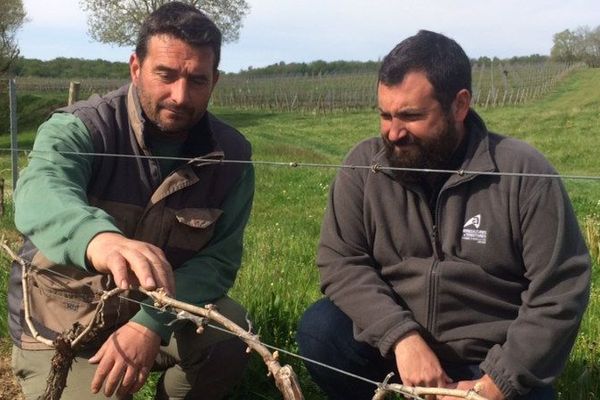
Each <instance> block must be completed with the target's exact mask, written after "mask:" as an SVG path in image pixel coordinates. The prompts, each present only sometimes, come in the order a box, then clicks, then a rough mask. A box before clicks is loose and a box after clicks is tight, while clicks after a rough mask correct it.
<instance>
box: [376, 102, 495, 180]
mask: <svg viewBox="0 0 600 400" xmlns="http://www.w3.org/2000/svg"><path fill="white" fill-rule="evenodd" d="M465 126H466V132H467V135H466V138H465V139H466V140H467V150H466V153H465V158H464V160H463V162H462V165H461V168H460V170H462V171H478V172H491V171H497V167H496V163H495V162H494V159H493V156H492V153H491V152H490V144H489V132H488V130H487V128H486V126H485V123H484V122H483V120H482V119H481V117H480V116H479V115H478V114H477V113H476V112H475V111H474V110H472V109H471V110H470V111H469V113H468V114H467V118H466V119H465ZM371 165H372V168H373V170H375V171H377V167H391V165H390V162H389V160H388V158H387V157H386V155H385V147H383V146H382V148H381V150H379V152H377V153H376V154H375V156H374V157H373V162H372V164H371ZM382 172H383V173H385V174H387V175H389V176H390V177H392V178H394V179H395V178H396V176H395V175H396V174H395V173H394V171H393V170H387V169H383V170H382ZM477 175H478V174H453V175H452V176H450V177H449V178H448V180H447V181H446V184H445V185H444V186H448V185H454V184H457V183H460V182H462V181H464V180H469V179H471V178H472V177H474V176H477Z"/></svg>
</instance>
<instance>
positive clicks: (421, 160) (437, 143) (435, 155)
mask: <svg viewBox="0 0 600 400" xmlns="http://www.w3.org/2000/svg"><path fill="white" fill-rule="evenodd" d="M382 139H383V143H384V145H385V155H386V157H387V159H388V160H389V162H390V166H391V167H394V168H414V169H447V168H448V167H449V165H450V163H451V160H452V156H453V154H454V151H455V150H456V148H457V147H458V145H459V143H460V134H459V132H458V130H457V129H456V127H455V124H454V121H453V118H452V117H450V116H449V117H448V118H447V119H446V127H445V129H444V130H443V131H442V132H441V133H440V135H439V136H438V137H437V138H436V139H431V140H423V139H419V138H417V137H415V136H412V135H410V134H409V136H406V137H405V138H403V139H402V140H400V141H398V142H394V143H392V142H390V140H389V139H388V138H387V136H385V135H382ZM394 173H395V175H396V176H397V177H398V178H399V179H401V180H403V181H405V182H410V183H417V182H420V181H423V180H427V181H429V182H433V181H435V180H437V179H438V175H439V174H440V173H435V172H424V171H406V170H396V171H394ZM432 174H435V176H431V175H432Z"/></svg>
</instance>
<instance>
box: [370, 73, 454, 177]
mask: <svg viewBox="0 0 600 400" xmlns="http://www.w3.org/2000/svg"><path fill="white" fill-rule="evenodd" d="M377 95H378V102H379V113H380V123H381V136H382V138H383V141H384V143H385V147H386V154H387V156H388V159H389V160H390V164H391V165H392V166H393V167H400V168H431V169H440V168H444V167H445V166H447V165H448V162H449V161H450V158H451V157H452V154H453V152H454V150H455V149H456V148H457V146H458V144H459V143H460V141H461V140H462V137H463V134H462V133H461V132H462V131H461V130H459V129H458V128H457V124H456V123H455V120H454V118H453V115H452V114H451V113H450V112H448V113H446V112H444V110H443V109H442V106H441V104H440V102H439V101H438V100H437V99H436V98H435V95H434V89H433V86H432V85H431V83H430V82H429V80H428V79H427V76H426V75H425V73H423V72H409V73H407V74H406V76H405V77H404V80H403V81H402V82H401V83H400V84H397V85H393V86H386V85H384V84H379V87H378V91H377ZM400 175H401V176H403V177H404V178H405V179H409V180H415V179H416V178H417V177H418V176H420V175H419V174H415V173H410V172H405V173H400Z"/></svg>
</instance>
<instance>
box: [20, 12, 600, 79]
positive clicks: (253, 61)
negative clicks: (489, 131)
mask: <svg viewBox="0 0 600 400" xmlns="http://www.w3.org/2000/svg"><path fill="white" fill-rule="evenodd" d="M246 1H247V2H248V4H249V5H250V12H249V14H248V15H247V16H246V18H245V20H244V26H243V28H242V29H241V31H240V39H239V40H238V41H237V42H235V43H227V44H225V45H224V47H223V50H222V61H221V65H220V69H221V70H223V71H225V72H238V71H239V70H241V69H248V67H250V66H251V67H253V68H257V67H264V66H267V65H271V64H274V63H278V62H280V61H284V62H286V63H289V62H311V61H315V60H325V61H335V60H347V61H349V60H354V61H368V60H379V59H381V58H383V57H384V56H385V55H386V54H387V53H388V52H389V51H390V50H391V49H392V48H393V47H394V46H395V45H396V44H397V43H398V42H400V41H401V40H403V39H405V38H406V37H408V36H411V35H413V34H415V33H416V32H417V31H418V30H419V29H428V30H433V31H437V32H441V33H443V34H445V35H447V36H449V37H451V38H453V39H455V40H456V41H457V42H458V43H459V44H461V45H462V47H463V48H464V49H465V51H466V53H467V55H468V56H469V57H472V58H477V57H480V56H488V57H494V56H496V57H499V58H507V57H512V56H523V55H530V54H550V49H551V48H552V36H553V35H554V34H555V33H557V32H561V31H563V30H565V29H571V30H573V29H576V28H577V27H580V26H589V27H591V28H595V27H596V26H598V25H600V17H599V16H600V1H599V0H572V1H565V0H546V1H543V0H480V1H473V0H445V1H444V0H387V1H385V0H343V1H342V0H336V1H334V0H246ZM23 4H24V6H25V9H26V12H27V15H28V19H29V21H28V22H27V23H25V24H24V25H23V27H22V28H21V30H20V31H19V32H18V34H17V40H18V42H19V47H20V49H21V55H22V56H23V57H25V58H37V59H41V60H51V59H54V58H56V57H77V58H84V59H98V58H100V59H104V60H108V61H128V59H129V56H130V54H131V52H132V48H130V47H116V46H111V45H106V44H100V43H98V42H94V41H93V40H92V39H91V37H90V36H89V34H88V33H87V15H86V14H85V13H84V12H83V11H82V10H81V8H80V6H79V0H23Z"/></svg>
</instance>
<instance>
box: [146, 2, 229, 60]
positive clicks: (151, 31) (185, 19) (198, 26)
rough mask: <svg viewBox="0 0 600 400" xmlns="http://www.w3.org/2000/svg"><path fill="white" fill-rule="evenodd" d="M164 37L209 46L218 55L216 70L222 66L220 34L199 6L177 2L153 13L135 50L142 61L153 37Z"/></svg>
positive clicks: (198, 45) (194, 45) (147, 19)
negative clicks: (220, 64)
mask: <svg viewBox="0 0 600 400" xmlns="http://www.w3.org/2000/svg"><path fill="white" fill-rule="evenodd" d="M162 34H165V35H170V36H173V37H175V38H177V39H181V40H183V41H184V42H186V43H187V44H189V45H190V46H193V47H202V46H208V47H210V48H211V49H212V51H213V53H214V55H215V65H214V68H215V70H216V69H217V68H218V67H219V61H220V59H221V40H222V35H221V31H220V30H219V28H217V26H216V25H215V23H214V22H212V21H211V20H210V19H209V18H208V17H207V16H206V14H204V13H203V12H202V11H200V10H198V9H197V8H196V7H194V6H192V5H189V4H184V3H180V2H177V1H174V2H170V3H167V4H165V5H163V6H161V7H159V8H158V9H156V10H155V11H154V12H152V13H151V14H150V15H149V16H148V17H147V18H146V20H145V21H144V23H143V24H142V26H141V28H140V33H139V35H138V40H137V45H136V47H135V53H136V54H137V56H138V58H139V60H140V62H143V61H144V59H145V58H146V55H147V53H148V41H149V40H150V38H151V37H152V36H156V35H162Z"/></svg>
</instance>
